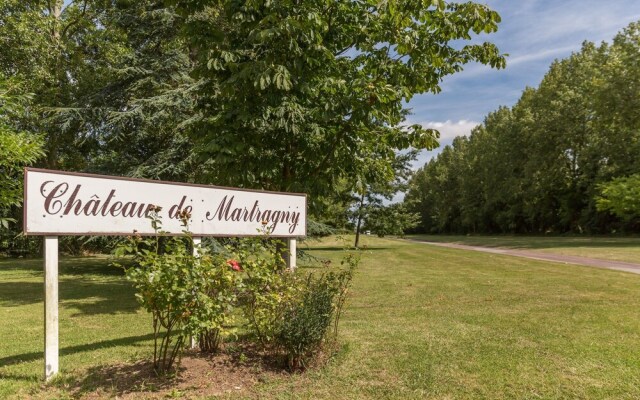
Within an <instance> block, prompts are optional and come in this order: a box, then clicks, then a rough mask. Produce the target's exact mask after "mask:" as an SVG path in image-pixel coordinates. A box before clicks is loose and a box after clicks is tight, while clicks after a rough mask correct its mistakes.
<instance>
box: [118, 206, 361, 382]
mask: <svg viewBox="0 0 640 400" xmlns="http://www.w3.org/2000/svg"><path fill="white" fill-rule="evenodd" d="M159 212H160V208H159V207H155V208H154V209H153V210H152V212H151V213H150V214H149V217H150V220H151V224H152V226H153V228H154V230H155V231H156V236H153V237H142V236H140V235H133V236H131V237H128V238H127V240H126V241H124V242H123V243H122V244H120V245H119V246H118V247H117V249H116V251H115V254H116V256H118V257H127V258H129V259H131V260H132V261H133V264H132V265H129V266H128V267H125V271H126V276H127V279H128V280H130V281H131V282H132V283H133V286H134V288H135V289H136V297H137V299H138V301H139V302H140V304H141V305H142V306H143V307H145V309H146V310H147V311H148V312H150V313H151V315H152V321H153V335H154V354H153V365H154V368H155V370H156V371H157V372H158V373H161V374H164V373H167V372H169V371H171V370H173V369H174V368H175V367H177V366H179V364H180V357H181V354H182V352H183V350H184V349H185V348H186V345H187V342H188V338H189V337H190V336H191V337H194V338H197V339H198V345H199V348H200V350H201V351H204V352H215V351H217V350H218V349H219V347H220V343H221V341H222V339H223V337H225V336H229V334H230V333H232V327H233V326H245V327H246V331H247V332H248V333H249V335H248V336H249V338H250V340H255V341H256V342H257V344H259V345H260V346H261V347H262V348H263V349H265V350H269V351H271V352H272V354H274V355H279V354H283V353H284V355H285V356H286V358H287V360H288V366H289V368H290V369H303V368H305V366H306V365H307V362H308V361H309V360H310V359H311V358H313V357H314V355H315V354H317V352H318V350H320V349H321V347H322V345H323V344H324V343H325V342H326V339H327V337H328V336H329V335H330V334H331V333H333V336H334V337H335V336H336V335H337V329H338V322H339V318H340V313H341V310H342V306H343V304H344V301H345V298H346V295H347V290H348V288H349V285H350V283H351V279H352V277H353V273H354V270H355V268H356V266H357V264H358V261H359V258H358V257H356V256H354V255H348V256H347V257H346V258H345V259H344V260H343V262H342V265H341V266H340V267H338V268H331V267H330V265H329V263H326V265H325V267H324V270H323V272H321V273H319V274H310V275H308V276H305V275H304V274H300V273H293V272H292V271H290V270H288V269H287V268H286V265H285V262H284V259H283V258H282V253H283V251H282V249H283V248H284V247H283V243H282V242H281V241H278V240H276V239H273V238H270V237H269V236H268V234H269V232H268V230H265V232H264V236H259V237H253V238H245V239H238V240H231V241H229V242H228V243H226V245H225V246H219V247H217V248H216V249H215V250H214V251H209V250H208V249H206V248H204V247H200V246H195V252H194V251H193V249H194V241H193V238H192V235H191V233H190V232H189V230H188V225H187V222H188V220H189V218H190V216H189V215H188V213H184V212H183V213H181V214H180V218H181V219H182V223H183V226H184V228H185V229H184V234H183V235H182V236H178V237H167V236H163V232H162V229H161V228H162V221H161V218H160V216H159ZM236 310H238V311H241V312H236ZM235 318H238V319H240V318H242V320H237V321H236V320H235ZM332 327H333V329H331V328H332Z"/></svg>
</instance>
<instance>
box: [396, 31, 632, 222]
mask: <svg viewBox="0 0 640 400" xmlns="http://www.w3.org/2000/svg"><path fill="white" fill-rule="evenodd" d="M639 57H640V24H638V23H632V24H630V25H629V26H628V27H627V28H626V29H624V30H623V31H622V32H621V33H619V34H618V35H616V37H615V39H614V41H613V44H611V45H609V44H606V43H604V44H602V45H600V46H596V45H594V44H593V43H589V42H585V43H584V44H583V47H582V49H581V50H580V51H579V52H576V53H574V54H572V55H571V56H570V57H567V58H566V59H563V60H556V61H555V62H553V63H552V65H551V67H550V68H549V71H548V72H547V74H546V75H545V76H544V79H543V80H542V82H541V83H540V85H539V86H538V87H537V88H535V89H534V88H527V89H525V90H524V92H523V93H522V96H521V98H520V99H519V101H518V102H517V103H516V105H514V106H513V107H511V108H507V107H500V108H499V109H498V110H496V111H494V112H492V113H490V114H489V115H488V116H487V117H486V118H485V120H484V122H483V124H482V125H481V126H478V127H476V128H475V129H474V130H473V131H472V132H471V135H470V136H469V137H468V138H459V139H456V140H454V142H453V144H452V145H451V146H447V147H446V148H445V149H443V151H442V152H441V154H440V155H438V156H437V157H436V158H435V159H433V160H431V161H430V162H429V163H428V164H427V165H425V166H424V167H423V168H422V169H421V170H419V171H418V172H417V173H416V174H415V177H414V178H413V180H412V181H411V182H410V185H409V186H410V189H409V192H408V193H407V196H406V197H405V199H406V201H407V206H408V208H409V209H410V210H412V211H414V212H418V213H420V215H421V229H423V230H425V231H429V232H456V233H467V232H478V233H479V232H485V233H526V232H532V233H545V232H592V233H597V232H609V231H611V230H614V229H619V228H624V226H625V225H626V226H627V228H631V227H632V226H634V227H635V228H634V229H637V225H633V223H632V222H630V221H629V220H628V219H627V220H626V222H625V221H622V220H620V218H617V217H616V215H617V216H621V215H622V214H620V213H619V212H618V213H614V212H613V211H612V209H610V210H611V211H612V212H611V213H608V212H602V210H603V207H604V206H603V204H610V205H611V207H613V203H616V204H622V203H621V202H620V201H614V202H613V203H607V202H606V201H605V202H604V203H603V200H597V199H598V196H600V195H601V188H602V187H605V188H609V186H608V185H607V184H608V183H609V182H612V181H614V180H615V179H616V178H621V177H626V176H633V175H634V174H638V173H640V157H638V154H640V113H638V111H637V109H638V107H636V106H637V105H638V104H640V86H639V84H638V82H639V80H638V76H640V64H639V63H638V62H637V60H638V58H639ZM603 184H605V186H601V185H603ZM610 190H611V195H613V192H614V191H616V193H617V192H619V193H622V186H620V185H616V184H613V183H612V184H611V186H610ZM601 197H602V198H604V196H601ZM632 197H633V196H632ZM598 201H599V202H600V204H597V202H598Z"/></svg>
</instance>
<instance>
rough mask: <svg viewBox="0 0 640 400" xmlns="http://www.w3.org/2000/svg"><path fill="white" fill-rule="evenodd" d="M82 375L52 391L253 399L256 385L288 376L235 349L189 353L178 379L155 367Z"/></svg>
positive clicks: (267, 359) (265, 358)
mask: <svg viewBox="0 0 640 400" xmlns="http://www.w3.org/2000/svg"><path fill="white" fill-rule="evenodd" d="M78 375H79V376H82V379H80V380H75V381H74V380H72V379H66V380H65V382H59V383H58V384H57V385H56V388H55V389H54V388H49V389H54V390H61V391H62V392H64V393H67V394H69V395H70V396H71V397H73V398H77V399H90V400H93V399H105V398H109V399H112V398H118V399H166V398H180V399H189V398H200V397H204V396H221V395H225V394H230V393H238V394H242V395H243V396H248V397H254V396H257V395H258V393H257V392H255V391H254V390H253V389H254V386H255V385H256V384H257V383H259V382H263V381H266V380H270V379H272V378H275V377H278V376H288V375H290V374H289V372H288V371H287V370H286V369H285V368H284V364H283V363H282V361H281V360H279V359H276V358H274V356H273V355H271V354H268V353H266V352H262V351H259V350H257V349H256V348H255V347H254V346H251V345H238V344H235V343H234V344H233V345H232V346H227V347H226V348H225V349H223V350H222V351H220V352H219V353H217V354H201V353H198V352H188V353H186V354H185V355H184V356H183V358H182V362H181V365H180V369H179V373H178V374H176V375H175V376H158V375H157V374H156V373H155V372H154V371H153V364H152V363H151V361H140V362H136V363H133V364H119V365H109V366H101V367H94V368H90V369H88V370H85V371H83V372H82V373H81V374H78ZM49 394H51V392H49Z"/></svg>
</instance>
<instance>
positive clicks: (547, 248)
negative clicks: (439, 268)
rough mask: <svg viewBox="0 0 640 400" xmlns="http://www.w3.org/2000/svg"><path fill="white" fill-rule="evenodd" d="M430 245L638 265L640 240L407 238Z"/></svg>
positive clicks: (544, 237) (532, 237)
mask: <svg viewBox="0 0 640 400" xmlns="http://www.w3.org/2000/svg"><path fill="white" fill-rule="evenodd" d="M409 237H410V238H415V239H420V240H426V241H430V242H444V243H457V244H464V245H468V246H487V247H501V248H508V249H521V250H535V251H540V252H544V253H554V254H564V255H569V256H580V257H591V258H601V259H603V260H613V261H626V262H631V263H638V264H640V237H613V236H611V237H607V236H461V235H459V236H458V235H410V236H409Z"/></svg>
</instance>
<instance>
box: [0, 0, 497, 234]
mask: <svg viewBox="0 0 640 400" xmlns="http://www.w3.org/2000/svg"><path fill="white" fill-rule="evenodd" d="M499 22H500V17H499V15H498V14H497V13H496V12H495V11H493V10H491V9H489V8H488V7H487V6H484V5H481V4H476V3H473V2H465V3H449V2H447V3H445V2H442V1H432V2H413V1H392V2H363V1H352V2H331V1H329V2H328V1H315V0H314V1H303V2H299V1H264V0H246V1H223V0H179V1H161V0H140V1H129V0H73V1H63V0H51V1H47V2H43V1H30V0H26V1H25V0H5V1H3V2H2V3H0V96H3V97H1V98H0V102H1V103H0V107H2V109H1V110H0V123H1V124H2V125H0V127H2V128H1V129H2V132H5V133H3V135H5V137H7V138H8V137H9V132H13V133H17V132H23V134H22V139H21V138H20V137H18V136H15V137H12V138H11V140H12V141H13V142H16V141H18V140H23V139H25V138H26V137H27V136H28V137H29V138H30V139H29V140H30V143H34V144H36V149H34V150H33V151H32V152H31V153H29V154H23V155H22V156H21V157H18V158H17V159H16V160H15V162H13V163H12V164H11V165H10V166H6V167H4V166H2V165H0V168H4V169H3V170H2V171H6V172H7V174H5V176H3V177H2V178H4V181H12V180H14V181H19V171H20V169H21V167H22V166H24V165H25V164H31V165H35V166H40V167H47V168H51V169H63V170H72V171H84V172H92V173H102V174H112V175H124V176H132V177H142V178H153V179H165V180H179V181H187V182H198V183H211V184H217V185H228V186H237V187H247V188H259V189H266V190H279V191H293V192H305V193H308V194H309V212H310V213H311V214H312V215H313V217H314V219H315V220H316V221H318V222H323V223H327V224H330V225H332V226H337V227H344V226H345V225H346V224H347V223H348V221H349V218H350V217H352V216H353V214H352V208H353V206H354V204H358V202H359V201H360V200H361V199H362V198H363V196H365V197H366V195H367V193H368V192H369V189H367V188H372V187H383V186H385V185H386V184H387V183H389V182H393V181H395V180H397V176H398V169H396V166H397V165H398V164H402V162H404V161H403V160H405V159H406V157H405V156H404V155H401V154H402V153H400V151H402V150H403V149H409V148H414V149H431V148H434V147H436V146H437V132H436V131H434V130H431V129H426V128H423V127H422V126H420V125H411V124H408V123H407V122H406V116H407V114H408V112H409V111H408V109H407V107H406V102H407V101H409V100H410V99H411V98H412V96H414V95H415V94H418V93H426V92H432V93H437V92H438V91H439V90H440V86H439V85H440V82H441V80H442V79H443V77H445V76H447V75H451V74H454V73H456V72H458V71H460V70H461V69H462V68H463V66H464V65H465V64H467V63H470V62H479V63H482V64H486V65H488V66H490V67H494V68H501V67H504V65H505V59H504V57H503V56H502V55H501V53H500V52H499V50H498V49H497V48H496V46H494V45H493V44H491V43H472V44H468V43H465V41H468V40H470V39H471V38H472V37H474V36H476V35H478V34H480V33H491V32H494V31H496V30H497V27H498V23H499ZM465 44H466V45H465ZM9 87H10V90H9V89H6V90H5V88H9ZM5 95H6V96H5ZM7 96H8V97H7ZM9 97H11V98H13V99H14V100H16V99H17V100H19V101H14V100H11V101H5V98H7V99H8V98H9ZM7 104H19V105H20V107H13V111H12V112H8V111H7V106H6V105H7ZM7 140H9V139H7ZM25 140H26V139H25ZM38 143H39V144H40V146H39V148H38V146H37V144H38ZM3 146H4V145H3ZM7 146H8V145H7ZM14 147H15V146H14ZM405 154H406V153H405ZM403 157H404V158H403ZM406 165H407V164H406V163H405V164H404V166H405V167H406ZM403 168H404V167H401V168H400V171H403ZM405 169H406V168H405ZM12 190H13V189H12ZM14 194H15V193H14ZM0 216H2V217H4V218H5V220H7V221H9V218H13V219H14V220H19V219H20V213H19V210H17V207H16V201H15V196H14V197H12V198H11V200H10V201H4V200H3V201H2V202H1V203H0ZM18 225H19V224H16V225H14V226H18Z"/></svg>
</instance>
